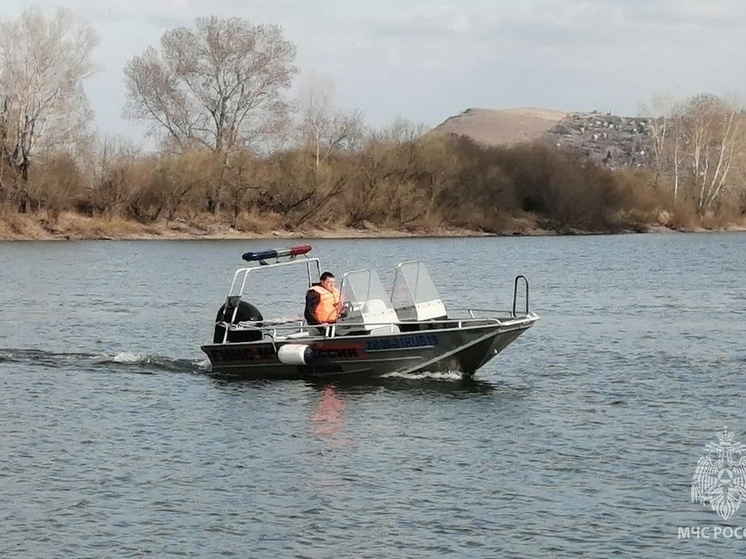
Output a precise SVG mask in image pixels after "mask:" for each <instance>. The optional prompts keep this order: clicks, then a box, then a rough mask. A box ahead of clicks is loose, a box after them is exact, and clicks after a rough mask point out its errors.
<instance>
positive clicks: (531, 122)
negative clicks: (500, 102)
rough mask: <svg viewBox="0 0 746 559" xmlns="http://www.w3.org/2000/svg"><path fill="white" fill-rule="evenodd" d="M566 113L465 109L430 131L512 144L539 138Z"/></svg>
mask: <svg viewBox="0 0 746 559" xmlns="http://www.w3.org/2000/svg"><path fill="white" fill-rule="evenodd" d="M568 116H569V115H568V113H566V112H563V111H553V110H549V109H538V108H532V107H528V108H519V109H504V110H492V109H466V110H465V111H464V112H463V113H461V114H459V115H456V116H452V117H450V118H448V119H446V120H445V121H444V122H443V123H441V124H439V125H438V126H436V127H435V128H433V130H432V132H433V133H445V134H454V135H457V136H468V137H469V138H471V139H473V140H474V141H476V142H479V143H481V144H486V145H511V144H516V143H520V142H526V141H529V142H530V141H533V140H538V139H540V138H543V137H545V136H546V134H548V133H549V131H550V130H551V129H552V128H554V127H555V126H556V125H557V124H559V123H560V122H561V121H562V120H564V119H565V118H567V117H568Z"/></svg>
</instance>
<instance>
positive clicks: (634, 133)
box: [431, 108, 650, 167]
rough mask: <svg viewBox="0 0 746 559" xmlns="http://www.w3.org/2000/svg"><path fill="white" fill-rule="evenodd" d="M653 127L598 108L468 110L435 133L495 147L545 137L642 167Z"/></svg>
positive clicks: (604, 159)
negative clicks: (577, 110) (584, 110)
mask: <svg viewBox="0 0 746 559" xmlns="http://www.w3.org/2000/svg"><path fill="white" fill-rule="evenodd" d="M649 125H650V119H649V118H647V117H623V116H617V115H612V114H611V113H606V114H602V113H600V112H598V111H591V112H587V113H566V112H562V111H555V110H548V109H540V108H518V109H506V110H491V109H467V110H465V111H464V112H463V113H461V114H459V115H455V116H452V117H449V118H447V119H446V120H445V121H444V122H442V123H441V124H439V125H438V126H436V127H435V128H434V129H433V130H432V131H431V133H436V134H450V135H456V136H467V137H469V138H471V139H473V140H474V141H476V142H478V143H480V144H484V145H489V146H498V145H502V146H505V145H514V144H517V143H522V142H531V141H542V142H547V143H549V144H551V145H556V146H558V147H573V148H577V149H579V150H581V151H582V152H584V153H585V154H586V155H588V156H589V157H591V158H593V159H595V160H597V161H599V162H601V163H603V164H605V165H607V166H609V167H640V166H646V165H648V163H649V152H650V148H649V146H650V134H649V132H648V130H649Z"/></svg>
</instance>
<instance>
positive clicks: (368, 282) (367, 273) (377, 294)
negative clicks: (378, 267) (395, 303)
mask: <svg viewBox="0 0 746 559" xmlns="http://www.w3.org/2000/svg"><path fill="white" fill-rule="evenodd" d="M342 294H343V297H344V300H345V301H348V302H350V303H352V304H353V305H354V304H356V303H365V302H366V301H373V300H376V299H378V300H380V301H382V302H383V303H384V305H385V306H386V308H393V307H392V305H391V299H389V294H388V293H387V292H386V288H385V287H384V286H383V282H382V281H381V278H380V277H379V275H378V273H377V272H375V271H373V270H360V271H357V272H348V273H346V274H345V275H344V278H343V280H342Z"/></svg>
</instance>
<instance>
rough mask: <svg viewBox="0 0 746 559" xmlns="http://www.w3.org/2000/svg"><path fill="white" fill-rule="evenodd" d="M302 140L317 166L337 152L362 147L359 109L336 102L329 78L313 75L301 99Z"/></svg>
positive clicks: (363, 128)
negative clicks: (349, 109)
mask: <svg viewBox="0 0 746 559" xmlns="http://www.w3.org/2000/svg"><path fill="white" fill-rule="evenodd" d="M299 109H300V118H301V121H300V125H299V132H300V139H301V142H302V143H303V144H305V145H306V146H308V147H309V148H310V149H311V150H313V153H314V159H315V162H316V167H317V168H318V167H319V165H320V164H321V161H323V160H324V159H326V158H327V157H329V155H330V154H331V153H332V152H334V151H335V150H341V151H347V152H349V151H356V150H357V149H359V148H360V147H361V146H362V141H363V137H364V135H365V124H364V122H363V116H362V113H361V112H360V111H358V110H354V111H346V110H344V109H342V108H340V107H338V106H337V104H336V102H335V100H334V82H333V81H332V79H331V78H330V77H329V76H324V75H318V74H311V75H310V76H309V78H308V79H307V80H306V83H305V84H304V86H303V87H302V89H301V94H300V96H299Z"/></svg>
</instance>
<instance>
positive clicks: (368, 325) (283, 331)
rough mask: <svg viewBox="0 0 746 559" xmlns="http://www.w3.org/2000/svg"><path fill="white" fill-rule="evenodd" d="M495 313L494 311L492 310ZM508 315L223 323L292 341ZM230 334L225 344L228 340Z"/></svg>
mask: <svg viewBox="0 0 746 559" xmlns="http://www.w3.org/2000/svg"><path fill="white" fill-rule="evenodd" d="M492 312H494V311H492ZM509 318H510V317H509V315H507V314H505V315H503V317H502V318H496V317H494V316H492V317H478V316H474V315H471V316H465V317H453V318H446V319H440V320H435V321H433V320H421V321H407V322H391V321H386V322H369V321H366V322H344V323H333V324H327V325H309V324H308V323H307V322H306V321H305V320H294V321H289V322H284V323H281V324H267V323H266V322H262V321H256V322H249V321H246V322H238V323H236V324H228V323H223V325H224V326H226V327H227V329H230V330H232V331H244V332H245V331H257V332H261V333H262V336H263V337H264V336H266V337H268V338H270V339H272V340H276V341H281V340H282V341H285V340H288V339H290V340H292V339H295V338H306V337H316V336H323V337H325V338H334V337H342V336H346V335H351V334H357V335H385V334H396V333H400V332H401V333H409V332H410V331H407V332H402V331H401V330H400V328H399V327H400V326H404V325H406V326H412V325H417V324H427V325H429V326H431V325H432V324H433V323H435V324H437V326H438V328H437V329H449V328H464V327H468V326H475V325H478V326H484V325H487V324H495V325H501V324H503V323H504V321H505V320H506V319H509ZM226 340H227V336H226V338H225V339H224V341H223V343H226Z"/></svg>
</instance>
